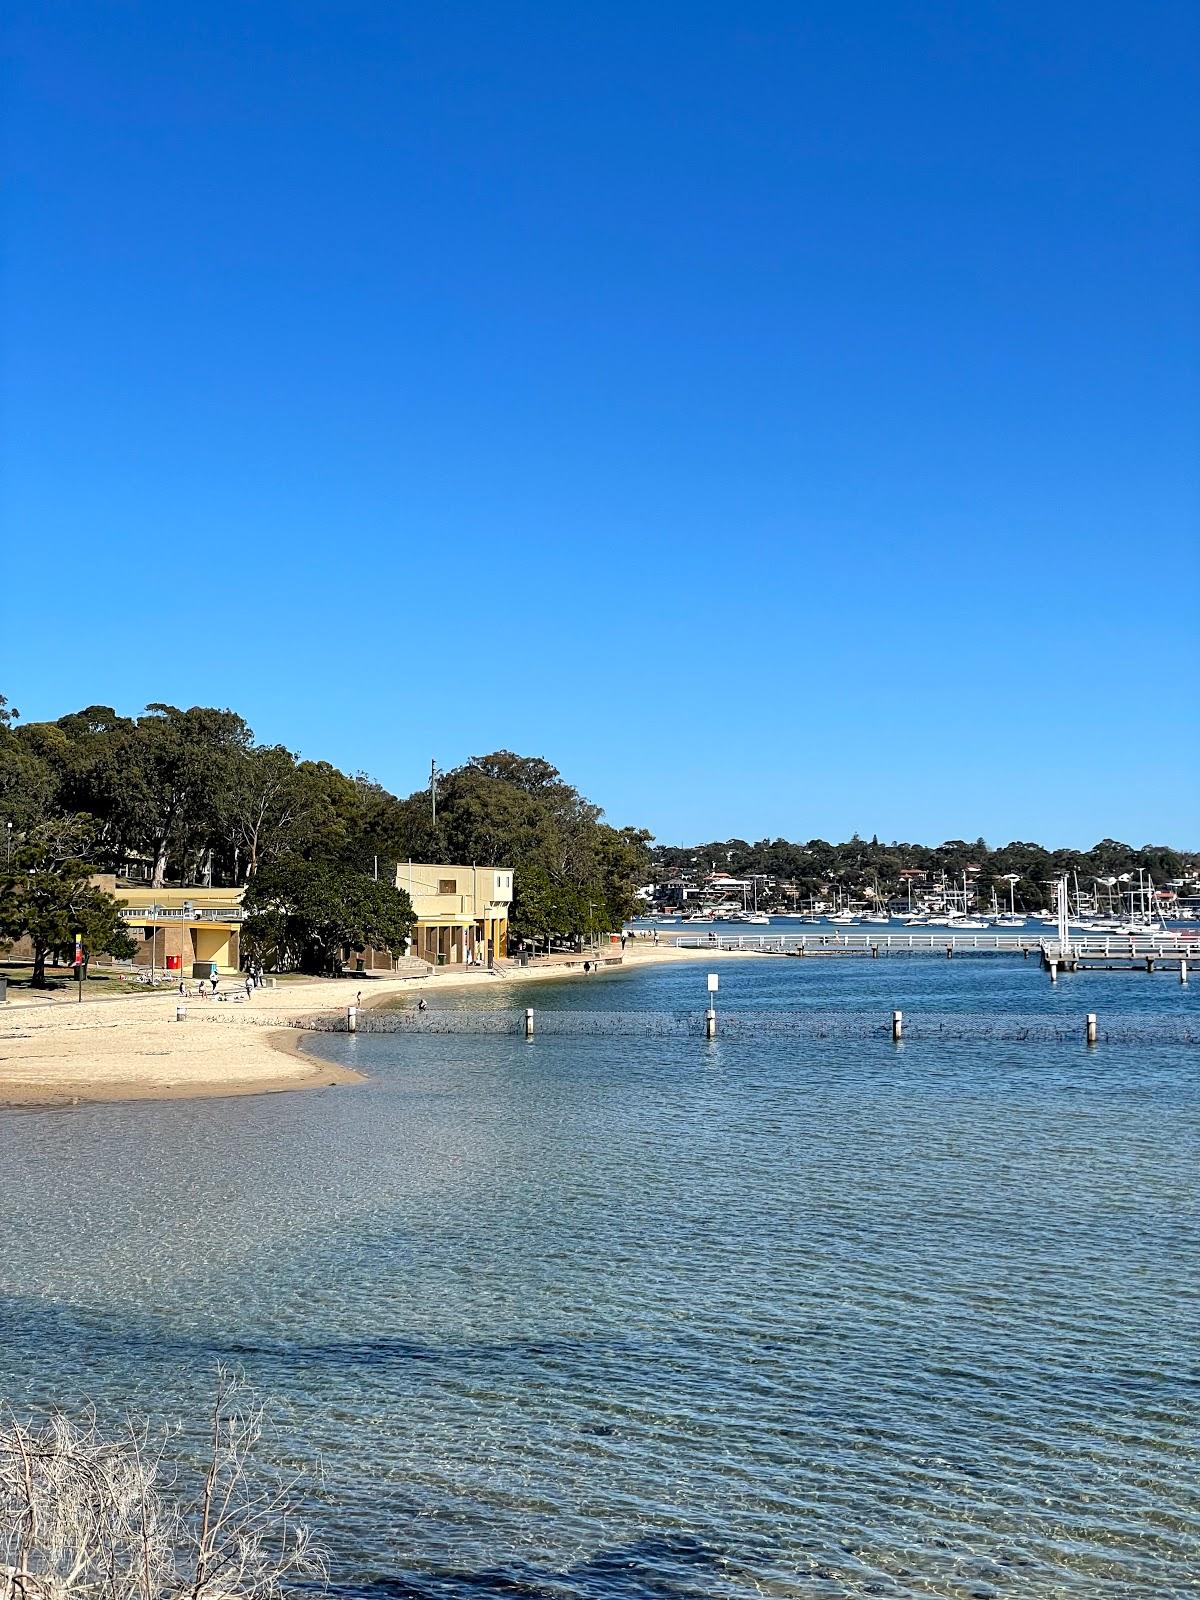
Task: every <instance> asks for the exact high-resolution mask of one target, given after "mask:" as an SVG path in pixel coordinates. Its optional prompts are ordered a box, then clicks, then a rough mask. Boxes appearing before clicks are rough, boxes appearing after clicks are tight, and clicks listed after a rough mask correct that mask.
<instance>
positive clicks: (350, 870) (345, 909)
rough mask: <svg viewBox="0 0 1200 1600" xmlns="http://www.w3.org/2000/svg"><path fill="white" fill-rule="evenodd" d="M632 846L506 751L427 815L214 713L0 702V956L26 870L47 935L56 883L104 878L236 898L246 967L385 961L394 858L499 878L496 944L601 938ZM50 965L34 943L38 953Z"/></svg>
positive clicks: (416, 800) (453, 775)
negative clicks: (504, 897) (506, 871)
mask: <svg viewBox="0 0 1200 1600" xmlns="http://www.w3.org/2000/svg"><path fill="white" fill-rule="evenodd" d="M64 830H65V831H64ZM64 839H65V840H67V841H68V844H67V846H66V847H65V848H66V854H65V855H64ZM648 842H649V835H648V834H645V833H642V832H638V831H636V830H631V829H624V830H617V829H614V828H610V827H608V826H606V825H605V824H604V823H603V822H602V821H601V813H600V810H599V808H598V807H596V806H594V805H592V804H591V803H590V802H589V801H587V800H585V799H584V797H583V796H582V795H581V794H579V792H578V791H577V790H576V789H574V788H572V787H571V785H570V784H568V783H566V782H565V781H564V780H563V778H562V777H561V775H560V774H559V773H558V772H557V771H556V769H555V768H554V767H552V766H551V765H550V764H549V763H548V762H546V761H542V760H540V759H538V758H532V757H523V756H518V755H514V754H512V753H511V752H509V751H498V752H495V753H493V754H491V755H487V756H479V757H475V758H473V759H472V760H470V761H468V762H467V763H466V764H465V765H463V766H462V767H459V768H457V769H456V770H455V771H453V772H450V773H448V774H446V775H444V776H443V777H442V778H441V780H440V783H439V792H438V795H437V807H436V818H435V816H434V804H433V796H432V794H431V793H430V791H429V790H424V789H423V790H419V791H417V792H416V793H415V794H413V795H410V796H409V797H408V798H407V799H400V798H398V797H397V796H395V795H393V794H390V793H389V792H388V791H387V790H386V789H384V788H383V787H382V786H381V785H379V784H377V783H374V782H373V781H372V780H371V779H369V778H367V777H366V776H364V775H363V774H361V773H359V774H356V775H354V776H348V775H347V774H345V773H343V772H340V771H338V769H337V768H336V767H333V766H331V765H330V764H329V763H328V762H324V761H308V760H300V759H299V758H298V757H296V756H295V755H293V754H292V752H291V751H289V750H287V749H285V748H284V747H283V746H282V745H268V744H260V743H258V742H257V741H256V740H255V738H254V735H253V733H252V731H251V729H250V728H249V726H248V725H247V723H246V722H245V720H244V719H243V718H242V717H240V716H238V715H237V713H236V712H233V711H227V710H217V709H215V708H212V707H205V706H193V707H191V708H190V709H187V710H182V709H180V708H178V707H175V706H169V705H163V704H152V705H149V706H147V708H146V710H145V712H144V713H143V714H142V715H141V716H137V717H126V716H120V715H118V714H117V712H116V711H114V710H113V709H112V707H110V706H88V707H87V708H86V709H85V710H82V711H76V712H71V713H70V714H68V715H66V716H63V717H59V718H58V719H57V720H56V721H53V722H30V723H23V722H21V721H20V720H19V718H18V716H17V713H15V712H13V711H10V710H9V709H8V707H7V704H6V702H5V701H4V699H3V697H0V850H3V851H4V855H3V857H2V858H0V873H2V874H3V885H4V887H3V888H0V939H11V938H15V937H16V936H17V935H18V933H20V932H30V926H29V923H30V917H31V914H32V907H31V901H30V875H31V872H32V871H33V870H34V869H35V868H37V870H44V871H47V872H49V873H50V874H51V879H50V880H47V882H50V881H52V880H53V877H54V875H55V874H57V875H58V877H59V878H60V879H61V880H62V885H61V886H62V893H61V894H60V895H59V901H60V906H59V909H60V912H61V915H60V916H59V919H58V921H59V923H61V922H62V921H63V919H64V918H65V919H66V920H67V921H72V919H73V920H74V921H75V922H78V920H79V917H80V916H81V914H82V912H81V909H80V907H79V906H77V905H76V904H75V903H74V901H73V900H72V899H71V896H70V895H69V894H68V893H67V891H66V882H67V879H68V878H70V879H71V881H72V882H73V883H75V884H76V885H78V884H79V883H85V884H86V882H87V880H88V878H89V876H90V875H92V874H94V873H96V872H113V873H116V874H118V875H125V876H131V877H134V878H140V879H144V880H145V881H147V882H149V883H150V884H151V885H152V886H154V887H162V886H164V885H166V884H170V883H185V884H204V885H235V884H236V885H242V886H245V888H246V891H247V892H246V905H247V907H248V909H250V910H251V911H252V912H253V913H254V920H253V922H252V923H251V924H249V925H248V926H247V929H246V940H245V944H246V949H247V953H248V954H249V953H250V952H251V951H253V952H254V954H255V955H261V956H263V957H264V958H265V959H267V960H268V961H273V962H274V963H275V964H278V965H283V966H298V967H301V968H302V969H303V970H309V971H318V970H325V969H326V968H328V967H331V966H334V965H336V962H337V959H338V952H339V951H340V950H342V949H346V948H350V949H361V948H363V947H364V946H365V945H368V944H371V945H374V946H375V947H376V948H380V949H385V948H386V949H390V950H392V951H393V952H395V953H400V951H401V950H402V949H403V944H404V935H405V933H406V932H407V931H408V929H409V927H410V926H411V922H412V915H411V905H410V904H409V901H408V896H407V895H405V894H403V893H402V892H401V891H398V890H395V889H394V888H393V887H392V874H393V868H394V865H395V863H397V862H399V861H404V860H421V861H434V862H436V861H461V862H478V863H479V864H480V865H495V866H505V867H512V868H513V869H514V872H515V880H514V882H515V892H516V898H515V901H514V905H513V908H512V918H511V934H512V936H513V937H514V938H517V939H520V938H522V937H532V938H543V937H545V936H546V935H547V934H551V933H556V934H570V933H583V932H585V931H601V930H604V929H608V928H614V927H618V926H619V925H620V923H621V921H622V920H623V918H624V917H626V916H627V915H628V914H629V912H630V911H631V910H632V909H633V905H634V902H633V898H632V892H633V889H634V888H635V887H636V885H637V884H638V882H640V881H642V879H643V877H644V873H645V863H646V846H647V844H648ZM377 874H378V877H377V876H376V875H377ZM94 892H95V891H93V893H94ZM101 898H102V901H103V899H105V898H107V897H101ZM93 910H95V907H93ZM115 910H116V908H115V903H114V904H113V905H111V906H109V907H108V912H109V915H110V923H111V924H112V926H111V928H110V931H111V932H112V933H113V936H114V937H116V934H117V928H116V925H115V923H112V918H113V917H114V916H115ZM97 915H98V913H97ZM93 923H94V930H93V931H94V935H95V936H96V937H98V936H99V934H100V932H101V927H100V923H99V922H97V921H96V920H95V917H94V918H93ZM56 926H57V924H56ZM93 948H96V949H100V948H104V946H101V945H99V944H93ZM108 948H111V946H108ZM59 949H60V945H58V944H56V943H55V942H54V939H53V938H51V939H50V941H49V942H48V943H47V945H46V952H47V953H48V954H53V953H55V952H57V951H58V950H59Z"/></svg>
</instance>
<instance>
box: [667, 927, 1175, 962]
mask: <svg viewBox="0 0 1200 1600" xmlns="http://www.w3.org/2000/svg"><path fill="white" fill-rule="evenodd" d="M659 943H660V944H667V945H674V946H675V947H676V949H679V950H761V951H763V952H764V953H768V954H770V953H773V954H776V955H787V954H789V953H790V952H796V951H801V950H803V951H809V950H814V951H820V950H828V951H831V952H836V951H845V952H849V951H862V952H865V953H869V952H870V951H871V950H879V951H881V952H882V951H895V952H902V951H908V950H911V951H941V952H945V951H946V950H953V951H954V953H955V954H956V955H957V954H959V953H960V952H966V951H972V950H978V951H980V952H981V953H984V952H991V953H993V954H997V953H1008V954H1012V955H1019V954H1021V953H1022V952H1023V951H1025V950H1029V951H1034V950H1041V949H1043V948H1052V947H1053V948H1057V944H1058V941H1057V939H1050V938H1047V936H1046V935H1045V934H1044V933H950V932H946V933H833V932H830V933H763V934H752V933H751V934H742V933H738V934H715V935H713V934H707V933H703V934H702V933H685V934H676V935H674V936H672V937H668V938H663V937H662V936H661V935H660V937H659ZM1068 948H1069V949H1070V950H1071V951H1073V952H1075V953H1076V954H1084V953H1087V954H1089V955H1112V956H1128V955H1130V954H1133V955H1143V956H1146V955H1148V956H1154V955H1162V954H1164V953H1165V952H1167V951H1170V952H1172V953H1178V952H1179V951H1180V950H1183V951H1184V952H1185V953H1186V952H1187V951H1188V950H1189V949H1193V950H1195V951H1196V954H1197V956H1200V939H1197V940H1193V941H1189V940H1187V939H1184V938H1181V937H1180V935H1178V934H1175V933H1170V932H1167V933H1156V934H1137V935H1130V934H1124V935H1121V934H1110V935H1106V936H1105V937H1103V938H1101V937H1099V936H1097V935H1093V937H1092V938H1091V939H1071V940H1070V941H1069V942H1068Z"/></svg>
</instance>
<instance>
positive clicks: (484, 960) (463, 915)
mask: <svg viewBox="0 0 1200 1600" xmlns="http://www.w3.org/2000/svg"><path fill="white" fill-rule="evenodd" d="M396 887H397V889H403V890H404V891H405V893H406V894H407V895H408V897H409V899H410V900H411V901H412V904H413V910H414V911H415V912H416V914H417V925H416V927H415V928H414V929H413V940H412V949H411V952H410V953H411V954H412V955H414V956H417V957H419V958H420V959H421V960H422V961H428V962H429V964H430V965H431V966H435V967H440V966H462V965H468V964H472V963H474V964H476V965H479V966H488V965H489V964H490V962H491V961H492V960H493V959H494V960H497V961H498V960H500V959H502V958H503V957H504V956H506V955H507V954H508V912H509V907H510V906H511V905H512V897H513V875H512V868H511V867H465V866H446V865H442V866H439V865H436V864H432V865H431V864H430V863H429V862H417V861H402V862H401V863H400V865H399V866H398V867H397V868H396Z"/></svg>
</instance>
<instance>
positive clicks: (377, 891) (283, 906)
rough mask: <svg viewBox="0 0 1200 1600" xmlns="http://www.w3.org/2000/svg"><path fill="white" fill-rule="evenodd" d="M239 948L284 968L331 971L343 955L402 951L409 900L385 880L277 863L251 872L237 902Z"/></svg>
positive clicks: (316, 865) (330, 867) (325, 866)
mask: <svg viewBox="0 0 1200 1600" xmlns="http://www.w3.org/2000/svg"><path fill="white" fill-rule="evenodd" d="M243 904H244V906H245V909H246V910H247V912H249V913H250V915H249V916H248V918H247V920H246V922H245V923H244V924H243V929H242V948H243V951H244V953H245V954H246V955H247V956H248V957H249V958H250V959H251V960H261V961H262V962H263V963H264V964H266V965H270V966H273V967H278V968H280V969H282V970H284V971H290V970H298V971H300V972H313V973H336V972H338V971H340V970H341V967H342V962H343V960H344V958H345V953H346V951H348V950H354V951H361V950H365V949H366V948H367V947H368V945H370V946H372V947H373V948H375V949H376V950H388V951H390V952H391V953H392V955H394V956H399V955H403V954H404V950H405V941H406V940H407V938H408V936H409V934H410V933H411V932H412V926H413V922H414V920H415V919H414V917H413V909H412V901H411V900H410V899H409V897H408V895H407V894H406V893H405V891H404V890H402V889H396V888H394V887H393V886H392V884H391V883H390V882H385V881H383V880H382V879H381V880H379V881H378V882H377V881H376V880H375V879H374V878H372V877H368V876H367V875H366V874H365V873H361V872H357V871H355V870H354V869H353V868H350V867H345V866H341V865H337V864H334V863H329V862H313V861H280V862H277V863H275V864H274V865H273V866H267V867H264V868H262V869H261V870H260V871H258V872H256V873H255V875H254V877H253V878H252V879H251V880H250V883H249V885H248V886H247V889H246V894H245V898H244V901H243Z"/></svg>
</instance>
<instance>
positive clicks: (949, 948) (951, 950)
mask: <svg viewBox="0 0 1200 1600" xmlns="http://www.w3.org/2000/svg"><path fill="white" fill-rule="evenodd" d="M953 954H954V946H953V945H952V944H948V945H947V946H946V960H947V961H949V960H950V958H951V957H952V956H953Z"/></svg>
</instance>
